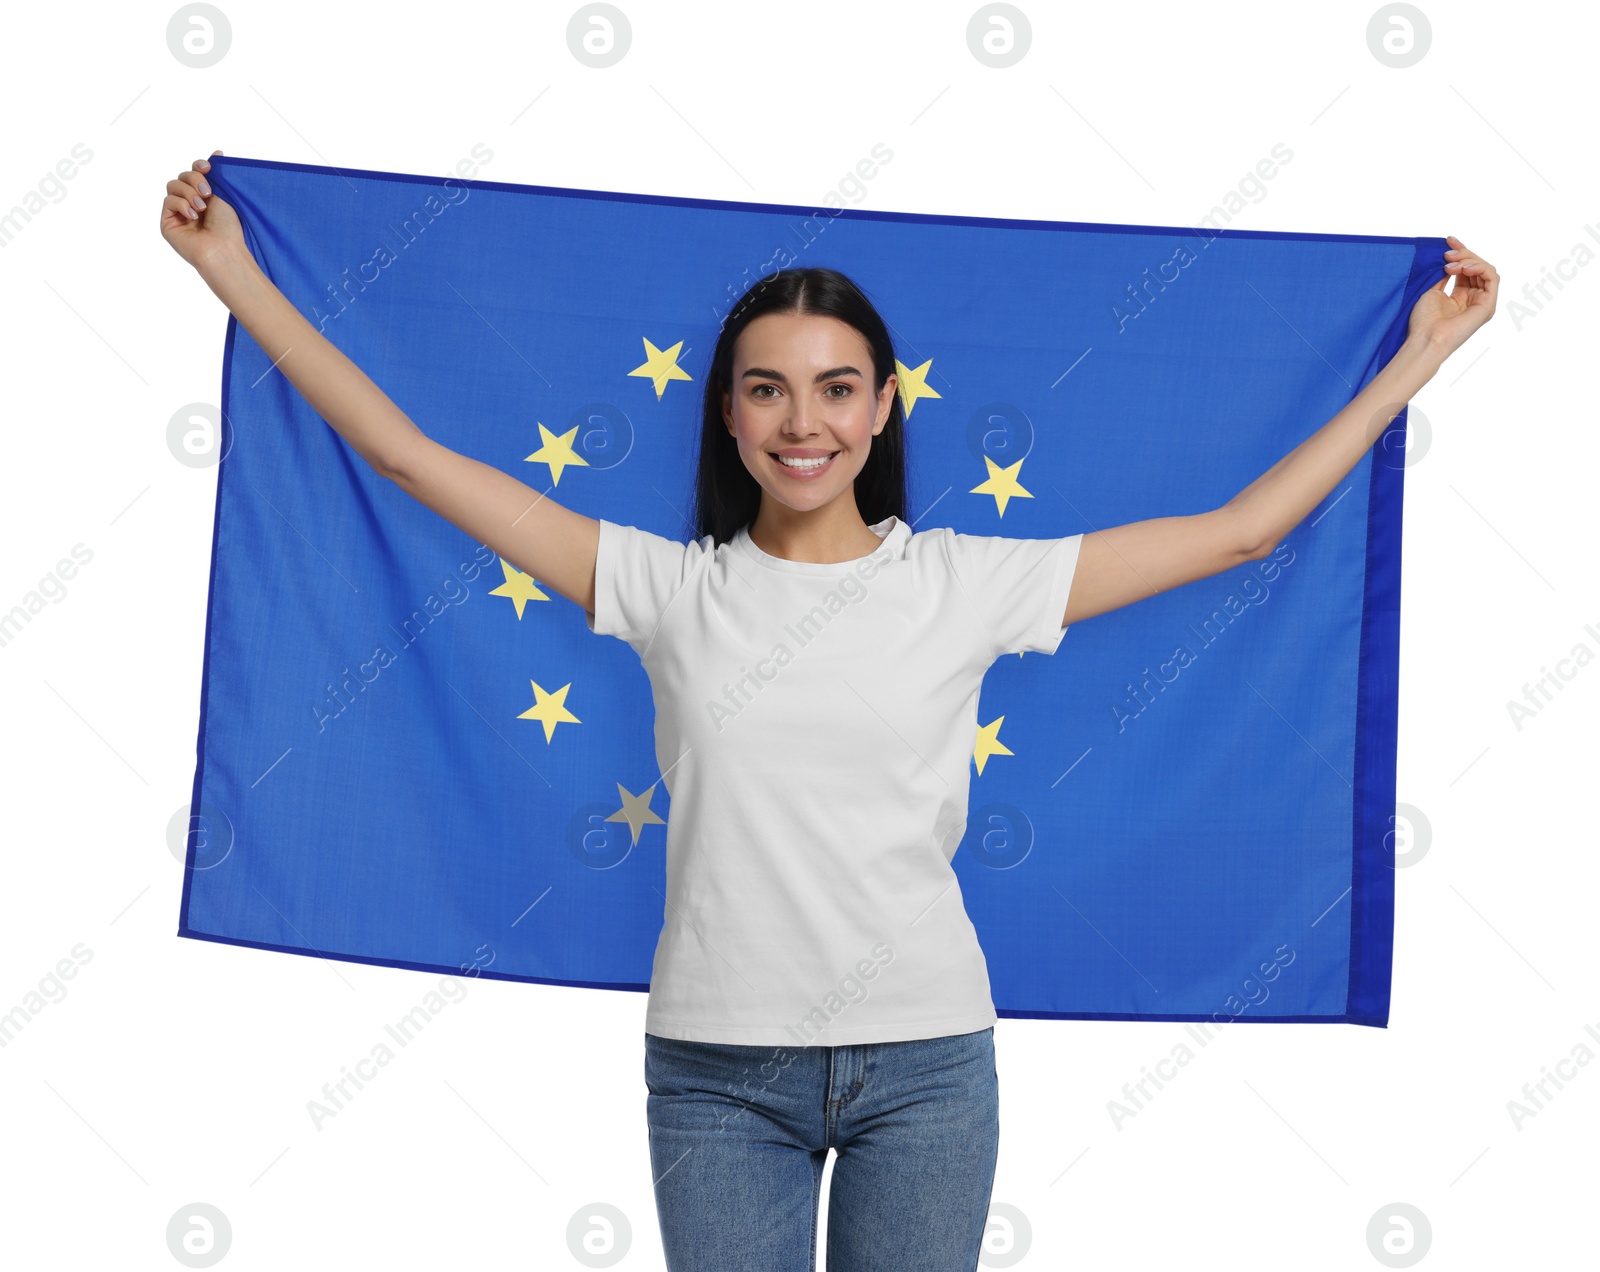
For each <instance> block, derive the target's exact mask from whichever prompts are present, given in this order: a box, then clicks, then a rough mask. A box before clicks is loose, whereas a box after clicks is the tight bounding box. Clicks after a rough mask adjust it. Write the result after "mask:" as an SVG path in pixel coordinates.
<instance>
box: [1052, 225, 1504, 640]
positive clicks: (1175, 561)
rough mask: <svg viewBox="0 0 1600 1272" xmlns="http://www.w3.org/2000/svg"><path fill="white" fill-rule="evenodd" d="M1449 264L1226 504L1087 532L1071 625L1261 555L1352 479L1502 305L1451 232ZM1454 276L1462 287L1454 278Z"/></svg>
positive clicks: (1494, 280)
mask: <svg viewBox="0 0 1600 1272" xmlns="http://www.w3.org/2000/svg"><path fill="white" fill-rule="evenodd" d="M1448 241H1449V243H1450V250H1449V251H1447V252H1446V253H1445V257H1446V261H1445V273H1444V276H1443V277H1441V278H1440V279H1439V281H1438V282H1437V283H1435V284H1434V285H1433V286H1432V287H1431V288H1429V289H1428V290H1427V291H1425V292H1423V294H1422V295H1421V297H1419V298H1418V300H1417V303H1416V304H1415V305H1414V306H1413V307H1412V310H1411V319H1410V325H1409V327H1408V329H1407V334H1406V340H1405V343H1404V344H1403V345H1401V347H1400V349H1399V351H1398V352H1396V354H1395V355H1394V357H1392V358H1391V359H1390V360H1389V362H1388V363H1387V365H1385V366H1384V368H1383V370H1381V371H1379V372H1378V374H1377V375H1375V376H1373V378H1372V380H1371V381H1370V382H1369V383H1368V384H1367V386H1366V387H1365V388H1363V389H1362V390H1361V392H1359V393H1357V394H1356V395H1355V397H1353V398H1351V399H1350V401H1349V402H1348V403H1347V404H1346V405H1345V407H1344V408H1343V409H1342V410H1340V412H1339V413H1338V414H1337V415H1335V416H1334V417H1333V418H1332V419H1331V420H1329V421H1328V422H1327V423H1326V424H1324V425H1323V426H1322V427H1321V428H1319V429H1318V430H1317V431H1316V432H1315V433H1313V434H1312V435H1311V436H1310V437H1308V438H1306V440H1305V441H1303V442H1301V443H1300V445H1298V446H1296V447H1295V448H1294V449H1293V450H1292V451H1290V452H1289V453H1288V454H1287V455H1285V456H1284V457H1283V458H1282V459H1280V460H1279V461H1278V462H1277V463H1276V464H1274V465H1273V466H1272V467H1271V468H1269V469H1267V471H1266V472H1264V473H1262V474H1261V476H1259V477H1257V478H1256V479H1255V480H1254V481H1253V482H1251V483H1250V484H1249V485H1248V486H1246V487H1245V488H1244V489H1243V490H1241V491H1240V492H1239V493H1238V494H1237V495H1235V496H1234V497H1233V498H1232V499H1230V500H1229V501H1228V502H1227V503H1226V504H1224V505H1223V506H1222V507H1220V508H1217V509H1215V510H1213V511H1211V512H1203V513H1199V514H1197V515H1195V516H1191V517H1157V518H1154V519H1152V520H1149V521H1134V522H1130V523H1129V524H1127V525H1122V526H1112V527H1111V528H1109V529H1106V530H1100V531H1096V532H1095V533H1092V534H1086V535H1084V538H1083V543H1082V545H1081V548H1080V551H1079V555H1078V565H1077V572H1076V573H1075V574H1074V576H1073V581H1072V592H1071V595H1070V596H1069V597H1068V600H1067V610H1066V614H1065V615H1064V616H1063V619H1062V623H1063V625H1066V624H1070V623H1075V622H1077V621H1078V620H1080V619H1084V618H1091V617H1093V616H1094V615H1096V614H1104V613H1106V612H1107V611H1109V610H1114V609H1118V608H1120V607H1121V606H1124V605H1128V604H1130V603H1132V602H1133V601H1138V600H1143V599H1144V598H1145V597H1149V596H1154V595H1155V594H1156V593H1157V592H1165V591H1169V590H1170V589H1172V588H1175V587H1179V586H1181V585H1183V584H1184V583H1192V582H1193V581H1194V580H1196V579H1203V578H1208V577H1210V576H1211V575H1213V574H1220V573H1221V572H1222V571H1223V570H1227V569H1230V568H1232V567H1233V566H1235V565H1239V564H1241V563H1243V562H1245V561H1252V560H1259V559H1260V558H1262V557H1264V556H1266V555H1268V554H1269V553H1270V552H1272V550H1273V549H1274V548H1276V547H1277V546H1278V543H1279V541H1280V540H1282V539H1283V537H1284V536H1285V535H1287V534H1288V533H1289V531H1291V530H1293V529H1294V528H1295V527H1296V526H1297V525H1299V524H1300V522H1301V521H1303V520H1304V519H1305V517H1306V515H1307V514H1308V513H1309V512H1310V511H1311V510H1312V509H1313V508H1315V507H1316V506H1317V505H1318V504H1320V503H1321V502H1322V501H1323V500H1324V499H1326V498H1327V497H1328V495H1329V494H1330V493H1331V492H1332V490H1333V488H1334V487H1335V486H1337V485H1338V484H1339V483H1340V482H1341V481H1343V480H1344V478H1345V476H1346V475H1347V474H1348V473H1349V472H1350V470H1351V469H1352V468H1354V467H1355V466H1356V464H1357V463H1359V462H1360V460H1361V457H1362V456H1363V455H1365V454H1366V453H1367V451H1368V450H1369V449H1371V447H1372V444H1373V443H1374V442H1376V441H1377V440H1378V438H1379V437H1380V436H1381V435H1382V434H1383V431H1384V429H1386V428H1388V427H1389V422H1390V421H1391V420H1392V419H1394V417H1395V416H1396V415H1398V414H1399V413H1400V408H1401V407H1403V406H1404V405H1405V404H1406V403H1407V402H1408V401H1410V400H1411V398H1412V397H1413V396H1415V394H1416V392H1417V390H1418V389H1420V388H1421V387H1422V386H1423V385H1424V384H1426V383H1427V382H1428V381H1429V380H1431V379H1432V378H1433V376H1434V373H1435V372H1437V371H1438V369H1439V367H1440V366H1441V365H1442V364H1443V362H1444V360H1445V359H1446V358H1447V357H1449V356H1450V354H1452V353H1453V352H1455V350H1457V349H1459V348H1460V347H1461V345H1462V343H1463V342H1464V341H1465V340H1466V339H1467V337H1468V336H1470V335H1471V334H1472V333H1473V332H1474V331H1476V330H1477V329H1478V328H1479V327H1481V326H1482V325H1483V324H1484V323H1486V322H1487V321H1488V320H1489V319H1490V317H1492V316H1493V314H1494V305H1495V296H1496V289H1497V286H1498V284H1499V281H1500V276H1499V275H1498V274H1497V273H1496V272H1495V269H1494V266H1492V265H1490V264H1489V263H1488V262H1487V261H1484V260H1482V259H1480V258H1479V257H1477V256H1474V255H1473V254H1472V253H1471V252H1470V251H1468V250H1467V248H1466V246H1465V245H1464V244H1463V243H1462V242H1461V240H1459V239H1457V238H1454V237H1451V238H1450V239H1449V240H1448ZM1451 278H1454V279H1455V280H1456V281H1455V290H1454V291H1452V292H1449V293H1446V292H1445V290H1444V287H1445V283H1446V282H1448V281H1449V279H1451Z"/></svg>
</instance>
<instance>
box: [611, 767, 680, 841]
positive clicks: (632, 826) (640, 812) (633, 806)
mask: <svg viewBox="0 0 1600 1272" xmlns="http://www.w3.org/2000/svg"><path fill="white" fill-rule="evenodd" d="M655 789H656V787H655V783H654V782H652V783H651V784H650V785H649V786H647V787H645V789H644V792H643V793H642V794H639V795H630V794H629V793H628V788H627V787H625V786H624V785H623V784H622V783H621V782H618V783H617V794H619V795H621V796H622V807H621V808H619V809H618V810H617V811H616V812H614V813H612V814H611V816H609V817H607V818H606V820H607V821H620V822H627V823H628V829H629V830H630V831H632V832H633V842H634V844H635V846H637V845H638V843H639V832H640V831H641V830H642V829H644V827H646V826H665V825H666V824H667V823H666V822H665V821H664V820H662V819H661V818H660V817H657V816H656V815H655V813H654V812H653V811H652V810H651V808H650V797H651V795H653V794H654V793H655Z"/></svg>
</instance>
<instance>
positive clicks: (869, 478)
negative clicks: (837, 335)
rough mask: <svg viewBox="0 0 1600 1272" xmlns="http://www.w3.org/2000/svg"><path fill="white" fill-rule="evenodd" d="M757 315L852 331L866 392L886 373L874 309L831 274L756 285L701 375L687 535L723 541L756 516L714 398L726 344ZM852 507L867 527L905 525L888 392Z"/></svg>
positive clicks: (887, 355) (727, 388)
mask: <svg viewBox="0 0 1600 1272" xmlns="http://www.w3.org/2000/svg"><path fill="white" fill-rule="evenodd" d="M763 314H823V315H826V316H827V317H829V318H837V319H839V321H840V322H844V323H848V324H849V325H850V326H852V327H854V328H855V329H856V330H857V331H859V332H860V333H861V335H862V337H863V338H864V339H865V340H866V342H867V344H868V346H869V347H870V348H871V350H872V367H873V392H874V394H876V393H881V392H882V391H883V386H884V383H885V382H886V381H887V380H888V378H889V374H890V372H892V371H893V370H894V366H895V357H894V344H893V342H892V341H891V340H890V339H889V328H888V327H887V326H886V325H885V323H884V321H883V319H882V318H881V317H880V316H879V314H878V311H877V310H876V309H875V308H874V307H873V305H872V302H871V301H869V300H868V299H867V298H866V296H865V295H864V294H863V293H862V291H861V289H860V288H859V287H857V286H856V285H855V283H854V282H852V281H851V280H850V279H849V278H847V277H845V275H843V274H841V273H839V271H838V270H833V269H826V268H822V267H820V266H813V267H811V268H807V269H780V270H777V271H775V272H773V273H771V274H768V275H767V276H766V277H764V278H761V279H758V280H757V281H756V282H755V283H754V284H753V285H752V286H751V288H750V290H749V291H747V292H745V294H744V295H743V296H742V297H740V299H739V302H738V303H737V304H736V305H734V307H733V310H732V312H730V313H729V314H728V317H727V319H726V320H725V321H724V322H723V324H722V333H721V334H720V335H719V336H718V337H717V347H716V350H715V351H714V352H713V353H712V355H711V366H710V369H709V370H708V372H707V374H706V377H705V400H704V405H703V408H702V419H701V429H700V462H699V468H698V472H697V474H696V477H695V490H694V523H695V526H696V530H695V537H696V538H697V539H698V538H704V537H705V536H706V535H708V534H709V535H711V536H712V538H713V540H714V543H715V544H717V545H720V544H723V543H726V542H727V541H728V540H729V539H731V538H733V536H734V535H735V534H736V533H738V531H739V529H740V527H742V526H747V525H749V524H750V523H751V522H753V521H754V520H755V518H756V513H757V511H758V510H759V509H760V507H761V487H760V486H759V485H758V484H757V483H756V479H755V478H754V477H752V476H751V475H750V470H749V469H747V468H746V467H745V466H744V461H743V460H742V459H740V458H739V445H738V443H737V442H735V441H734V439H733V437H732V436H731V435H730V434H729V432H728V429H727V426H726V425H725V424H724V423H723V419H722V395H723V394H724V393H731V392H733V387H732V381H733V346H734V342H735V341H737V340H738V338H739V333H740V332H741V331H743V330H744V329H745V328H746V327H748V326H749V325H750V324H751V323H752V322H753V321H754V320H755V319H757V318H759V317H761V316H762V315H763ZM855 495H856V507H857V509H859V511H860V513H861V516H862V519H863V520H864V521H865V522H866V523H867V524H868V525H874V524H876V523H877V522H879V521H883V520H886V519H887V518H889V517H891V516H893V517H898V518H899V519H900V520H901V521H904V520H905V519H906V440H905V421H904V416H903V414H902V411H901V408H900V394H899V392H898V391H896V393H895V395H894V401H893V403H892V405H891V406H890V408H889V418H888V420H887V421H886V422H885V423H884V426H883V432H881V433H879V434H878V435H877V436H876V437H874V438H873V439H872V441H871V443H870V449H869V450H868V452H867V462H866V465H865V467H863V468H862V470H861V473H860V475H859V476H857V477H856V482H855Z"/></svg>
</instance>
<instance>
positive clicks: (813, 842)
mask: <svg viewBox="0 0 1600 1272" xmlns="http://www.w3.org/2000/svg"><path fill="white" fill-rule="evenodd" d="M871 528H872V531H873V533H875V534H877V535H878V536H879V537H880V538H881V539H882V540H883V544H882V546H881V547H880V548H879V549H878V550H877V551H875V552H873V553H872V554H870V555H869V556H865V557H860V558H857V559H856V560H854V561H843V562H840V563H838V564H830V565H821V564H817V563H814V562H805V561H786V560H783V559H782V558H779V557H774V556H770V555H768V554H767V553H765V552H763V551H762V550H761V549H760V548H758V547H756V545H755V544H754V543H753V542H752V541H751V539H750V535H749V533H748V530H745V529H741V530H740V531H739V532H738V534H737V535H736V536H735V537H734V538H733V539H731V540H730V541H729V542H727V543H725V544H723V545H722V546H721V547H717V548H714V547H713V543H712V537H711V536H710V535H707V536H705V537H704V538H702V539H700V540H699V541H698V542H694V543H688V544H684V543H678V542H675V541H674V540H671V539H667V538H664V537H662V536H660V535H657V534H652V533H650V532H648V531H645V530H640V529H638V528H637V527H634V526H626V525H619V524H617V523H615V522H611V521H605V520H602V521H601V522H600V549H599V558H598V560H597V562H596V566H595V601H594V617H593V620H592V621H591V622H590V623H589V627H590V630H591V631H594V632H597V633H599V634H601V635H607V636H616V637H619V638H621V639H623V640H625V641H627V642H628V644H629V645H631V646H632V647H633V648H634V650H635V651H636V652H637V653H638V654H639V657H640V660H641V662H642V663H643V665H644V668H645V671H646V672H647V673H648V675H649V678H650V685H651V688H652V690H653V694H654V698H655V708H656V721H655V742H656V759H657V762H658V764H659V765H660V769H661V772H662V774H663V775H664V777H665V782H666V787H667V790H668V792H669V793H670V794H671V797H672V798H671V804H670V813H669V817H668V824H667V848H666V852H667V891H666V896H667V903H666V907H665V910H664V913H663V919H664V924H663V927H662V930H661V935H660V938H659V940H658V942H657V945H656V953H655V962H654V966H653V968H652V970H651V975H650V997H649V1004H648V1007H647V1009H646V1013H645V1031H646V1032H647V1033H652V1034H656V1035H658V1036H659V1037H663V1038H680V1039H687V1040H690V1041H697V1042H722V1043H744V1044H750V1045H759V1046H768V1045H772V1046H782V1045H788V1046H809V1045H822V1046H836V1045H842V1044H847V1043H867V1042H901V1041H907V1040H910V1039H914V1038H933V1037H939V1036H941V1035H945V1034H961V1033H972V1032H976V1031H977V1030H979V1029H986V1028H988V1027H989V1026H990V1025H992V1024H994V1022H995V1020H996V1015H995V1010H994V1003H993V1001H992V1000H991V998H990V995H989V969H988V964H987V963H986V962H985V960H984V956H983V950H982V949H981V948H980V947H979V945H978V939H977V933H976V932H975V931H974V929H973V926H972V923H971V921H970V920H969V919H968V918H967V913H966V908H965V906H964V905H963V903H962V899H961V888H960V884H959V882H958V880H957V878H956V874H955V871H954V870H953V869H952V868H951V865H950V861H951V858H952V857H953V856H954V855H955V851H956V848H957V846H958V845H959V844H960V842H961V839H962V837H963V835H964V834H965V832H966V820H967V795H968V784H969V779H970V772H971V766H972V763H973V748H974V747H975V745H976V742H977V731H978V690H979V686H980V684H981V682H982V680H983V676H984V673H985V672H986V671H987V670H988V668H989V667H990V665H991V664H992V663H993V662H994V661H995V659H997V658H998V657H999V656H1000V655H1002V654H1008V653H1009V654H1015V653H1019V652H1023V651H1031V652H1034V653H1042V654H1053V653H1055V651H1056V648H1057V646H1059V645H1060V643H1061V637H1062V635H1063V633H1064V632H1065V630H1066V629H1065V628H1064V627H1063V626H1062V625H1061V617H1062V614H1063V612H1064V611H1065V610H1066V607H1067V594H1068V592H1069V590H1070V589H1071V586H1072V576H1073V572H1074V570H1075V569H1076V568H1077V562H1078V550H1079V547H1080V545H1081V543H1082V540H1083V536H1082V535H1071V536H1068V537H1066V538H1062V539H1010V538H1003V537H998V536H975V535H964V534H957V533H955V532H954V531H953V530H950V529H947V528H939V529H930V530H923V531H919V532H917V533H916V534H913V533H912V532H911V528H910V527H909V526H907V525H906V524H905V522H903V521H900V520H899V519H898V518H896V517H890V518H888V519H887V520H885V521H881V522H879V523H878V524H877V525H875V526H873V527H871Z"/></svg>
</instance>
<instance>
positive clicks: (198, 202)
mask: <svg viewBox="0 0 1600 1272" xmlns="http://www.w3.org/2000/svg"><path fill="white" fill-rule="evenodd" d="M189 202H190V203H192V204H194V205H195V207H197V208H199V209H200V210H201V211H202V212H204V211H205V210H206V205H205V204H204V203H203V202H202V201H201V199H200V196H199V195H198V194H197V195H195V196H194V198H192V199H190V200H189Z"/></svg>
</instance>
